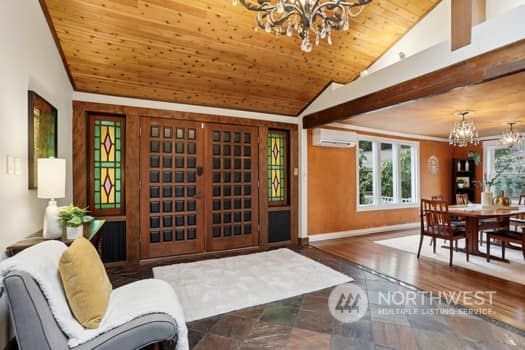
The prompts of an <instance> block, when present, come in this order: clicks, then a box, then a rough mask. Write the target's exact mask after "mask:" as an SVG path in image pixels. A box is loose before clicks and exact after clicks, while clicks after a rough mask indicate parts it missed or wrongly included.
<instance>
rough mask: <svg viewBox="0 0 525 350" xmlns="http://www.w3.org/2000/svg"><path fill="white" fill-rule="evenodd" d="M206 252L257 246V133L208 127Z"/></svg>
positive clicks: (220, 126)
mask: <svg viewBox="0 0 525 350" xmlns="http://www.w3.org/2000/svg"><path fill="white" fill-rule="evenodd" d="M205 130H206V131H205V133H206V148H205V149H206V157H205V158H206V166H205V178H206V190H205V207H206V233H207V234H206V250H208V251H216V250H224V249H233V248H242V247H250V246H257V245H258V244H259V210H258V199H259V195H258V171H257V169H258V130H257V128H255V127H247V126H232V125H217V124H207V125H206V129H205Z"/></svg>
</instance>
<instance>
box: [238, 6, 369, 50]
mask: <svg viewBox="0 0 525 350" xmlns="http://www.w3.org/2000/svg"><path fill="white" fill-rule="evenodd" d="M371 1H372V0H356V1H342V0H331V1H329V0H232V3H233V5H234V6H235V5H237V2H240V3H241V4H243V5H244V7H246V8H247V9H248V10H251V11H256V12H257V15H256V21H257V25H258V27H260V28H262V29H264V30H265V31H266V32H268V33H271V32H274V33H275V34H276V35H287V36H292V35H293V33H294V32H297V34H298V35H299V38H301V50H303V51H305V52H310V51H312V48H313V45H312V40H311V39H310V35H311V34H313V35H314V36H315V39H314V40H313V41H314V42H315V45H319V42H320V41H321V40H322V39H325V38H326V41H327V42H328V44H329V45H332V36H331V31H332V29H336V30H340V29H343V30H345V31H347V30H348V29H349V28H350V17H355V16H358V15H359V14H360V13H361V11H363V8H364V5H366V4H368V3H370V2H371ZM354 7H359V8H358V9H357V10H356V11H354V10H353V8H354ZM256 29H257V27H256Z"/></svg>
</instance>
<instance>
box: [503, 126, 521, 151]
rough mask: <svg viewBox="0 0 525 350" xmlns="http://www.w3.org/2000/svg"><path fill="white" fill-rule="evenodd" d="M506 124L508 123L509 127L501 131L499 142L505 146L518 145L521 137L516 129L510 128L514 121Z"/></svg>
mask: <svg viewBox="0 0 525 350" xmlns="http://www.w3.org/2000/svg"><path fill="white" fill-rule="evenodd" d="M507 124H509V128H508V129H507V130H505V131H504V132H503V134H502V135H501V138H500V139H499V142H500V143H501V144H502V145H505V146H507V147H512V146H514V145H518V144H519V143H520V142H521V139H522V137H521V134H520V133H519V131H518V130H516V129H513V128H512V126H513V125H514V124H516V123H507Z"/></svg>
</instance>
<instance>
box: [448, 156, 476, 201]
mask: <svg viewBox="0 0 525 350" xmlns="http://www.w3.org/2000/svg"><path fill="white" fill-rule="evenodd" d="M475 172H476V164H475V163H474V160H473V159H460V158H454V160H453V164H452V198H451V200H452V203H454V204H455V203H456V195H457V194H467V195H468V200H469V201H471V202H474V180H475Z"/></svg>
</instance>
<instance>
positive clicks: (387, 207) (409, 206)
mask: <svg viewBox="0 0 525 350" xmlns="http://www.w3.org/2000/svg"><path fill="white" fill-rule="evenodd" d="M412 208H419V204H418V203H410V204H389V205H367V206H362V205H358V206H357V209H356V211H357V212H364V211H378V210H398V209H412Z"/></svg>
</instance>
